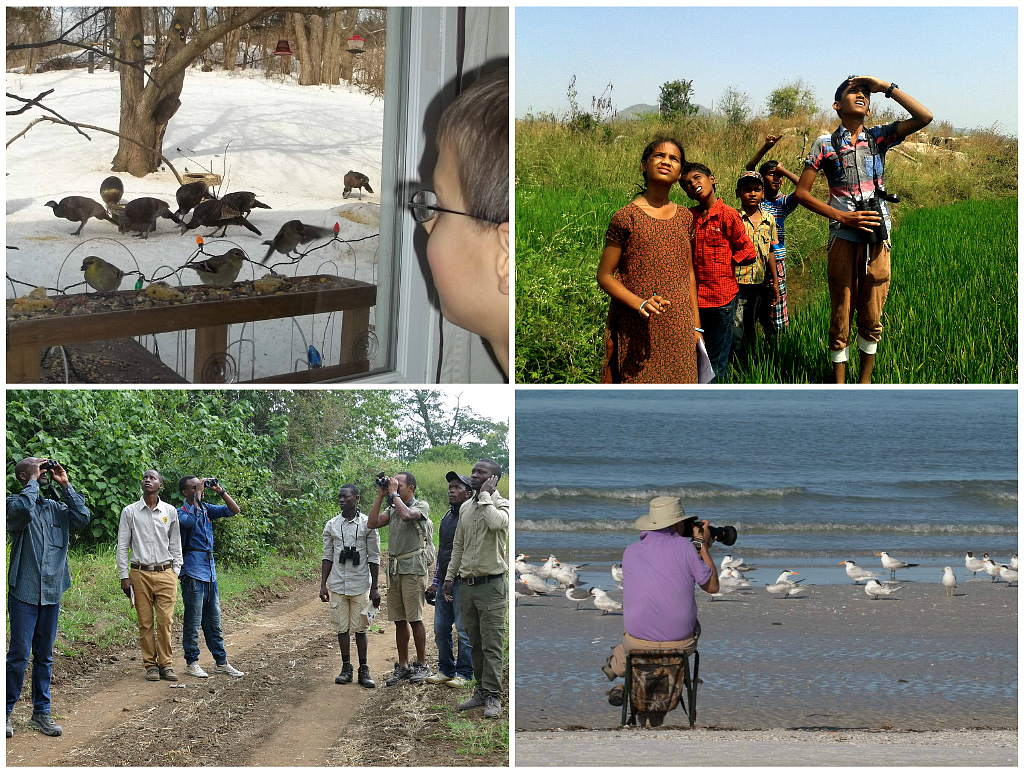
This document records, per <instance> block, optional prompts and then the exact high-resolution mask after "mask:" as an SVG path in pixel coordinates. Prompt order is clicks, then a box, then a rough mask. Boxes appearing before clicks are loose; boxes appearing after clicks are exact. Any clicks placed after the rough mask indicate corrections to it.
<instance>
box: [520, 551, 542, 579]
mask: <svg viewBox="0 0 1024 772" xmlns="http://www.w3.org/2000/svg"><path fill="white" fill-rule="evenodd" d="M528 557H530V556H529V555H524V554H523V553H521V552H520V553H519V554H518V555H516V562H515V566H516V571H518V572H519V573H521V574H535V573H537V567H536V566H531V565H530V564H529V563H527V562H526V559H527V558H528Z"/></svg>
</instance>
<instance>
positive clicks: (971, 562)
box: [964, 552, 985, 578]
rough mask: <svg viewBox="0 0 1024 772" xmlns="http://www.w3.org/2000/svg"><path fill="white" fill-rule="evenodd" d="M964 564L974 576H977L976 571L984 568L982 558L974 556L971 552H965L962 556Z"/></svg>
mask: <svg viewBox="0 0 1024 772" xmlns="http://www.w3.org/2000/svg"><path fill="white" fill-rule="evenodd" d="M964 565H965V566H967V570H968V571H971V572H972V573H973V574H974V576H977V575H978V572H979V571H982V570H984V568H985V563H984V562H983V561H982V560H980V559H978V558H976V557H974V553H973V552H968V553H967V557H965V558H964ZM972 578H973V577H972Z"/></svg>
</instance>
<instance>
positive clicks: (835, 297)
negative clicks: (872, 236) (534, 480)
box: [828, 238, 890, 361]
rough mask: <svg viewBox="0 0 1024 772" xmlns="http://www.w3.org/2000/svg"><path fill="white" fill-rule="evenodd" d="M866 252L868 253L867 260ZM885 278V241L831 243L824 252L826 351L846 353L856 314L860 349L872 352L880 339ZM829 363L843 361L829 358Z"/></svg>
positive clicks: (887, 263)
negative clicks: (827, 312) (828, 312)
mask: <svg viewBox="0 0 1024 772" xmlns="http://www.w3.org/2000/svg"><path fill="white" fill-rule="evenodd" d="M867 250H870V252H871V260H870V261H868V260H867V256H866V252H867ZM889 276H890V260H889V242H887V241H885V242H879V243H878V244H860V243H857V242H854V241H846V240H845V239H840V238H835V239H833V240H832V245H831V246H830V247H829V250H828V294H829V297H830V298H831V299H832V318H831V320H830V321H829V326H828V347H829V349H830V350H832V351H834V352H845V351H846V349H847V348H848V346H849V343H850V327H851V325H852V324H853V313H854V311H856V312H857V334H858V335H859V336H860V338H861V341H860V343H861V346H860V347H861V349H863V350H864V351H866V352H867V353H869V354H874V353H875V348H876V345H875V344H877V343H878V341H879V340H881V338H882V307H883V306H884V305H885V298H886V296H887V295H888V294H889ZM865 344H867V346H865ZM869 349H870V350H869ZM833 361H846V360H845V358H843V359H836V358H835V357H834V356H833Z"/></svg>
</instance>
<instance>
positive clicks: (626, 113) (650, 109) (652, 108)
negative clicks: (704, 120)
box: [615, 102, 712, 121]
mask: <svg viewBox="0 0 1024 772" xmlns="http://www.w3.org/2000/svg"><path fill="white" fill-rule="evenodd" d="M656 112H658V106H657V105H647V104H643V103H642V102H641V103H640V104H635V105H631V106H629V107H627V108H625V109H623V110H619V111H618V112H617V113H615V117H616V118H619V119H620V120H624V121H628V120H631V119H633V118H639V117H640V116H641V115H646V114H647V113H656ZM697 115H712V112H711V110H709V109H708V108H706V107H704V106H703V105H697Z"/></svg>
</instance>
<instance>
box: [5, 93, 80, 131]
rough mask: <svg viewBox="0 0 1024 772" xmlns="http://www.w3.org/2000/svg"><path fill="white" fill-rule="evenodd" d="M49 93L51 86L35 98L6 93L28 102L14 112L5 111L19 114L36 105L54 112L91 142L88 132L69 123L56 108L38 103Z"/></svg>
mask: <svg viewBox="0 0 1024 772" xmlns="http://www.w3.org/2000/svg"><path fill="white" fill-rule="evenodd" d="M51 93H53V89H52V88H51V89H50V90H49V91H44V92H43V93H42V94H40V95H39V96H37V97H36V98H35V99H25V98H24V97H20V96H17V95H16V94H11V93H7V96H8V97H9V98H10V99H17V100H18V101H19V102H27V103H28V104H26V105H25V106H24V107H22V108H21V109H20V110H17V111H15V112H14V113H7V114H8V115H12V114H13V115H19V114H20V113H23V112H25V111H26V110H27V109H28V108H30V107H32V106H33V105H34V106H36V107H38V108H39V109H40V110H46V112H48V113H53V114H54V115H56V116H57V117H58V118H60V119H61V120H62V121H63V122H64V123H66V124H68V126H73V127H74V129H75V131H77V132H78V133H79V134H81V135H82V136H83V137H85V138H86V139H87V140H89V141H90V142H92V137H90V136H89V135H88V134H86V133H85V132H84V131H82V130H81V129H80V128H78V127H77V126H75V124H73V123H71V122H70V121H69V120H68V119H67V118H65V117H64V116H63V115H61V114H60V113H58V112H57V111H56V110H53V109H51V108H49V107H47V106H46V105H44V104H40V101H39V100H41V99H42V98H43V97H44V96H46V95H47V94H51Z"/></svg>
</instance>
